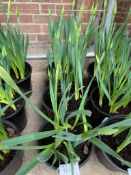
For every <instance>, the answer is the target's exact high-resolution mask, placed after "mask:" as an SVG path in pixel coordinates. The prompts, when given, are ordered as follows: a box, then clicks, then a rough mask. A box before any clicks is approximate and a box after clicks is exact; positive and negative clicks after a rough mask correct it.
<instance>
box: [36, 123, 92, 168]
mask: <svg viewBox="0 0 131 175" xmlns="http://www.w3.org/2000/svg"><path fill="white" fill-rule="evenodd" d="M73 123H74V122H72V121H71V122H70V124H73ZM52 129H54V128H53V126H52V125H51V124H47V125H46V126H45V127H44V129H42V130H41V131H49V130H52ZM69 132H70V133H73V134H80V133H82V132H83V126H82V125H79V126H77V127H75V128H74V130H70V131H69ZM54 140H55V138H52V137H49V138H45V139H42V140H40V141H39V145H48V144H51V143H53V142H54ZM57 150H58V151H59V152H61V153H63V154H64V155H66V156H67V157H68V153H67V149H66V147H65V145H64V144H61V145H60V146H59V147H58V148H57ZM74 150H75V152H76V154H77V155H78V156H79V158H80V161H79V164H81V163H83V162H84V161H85V160H86V159H87V157H88V155H89V153H90V150H91V143H90V142H89V141H86V142H84V143H82V144H80V145H78V146H76V147H75V148H74ZM53 160H54V156H52V157H51V158H50V159H49V160H48V161H47V162H48V163H49V164H50V165H52V163H53ZM63 163H64V162H63V161H62V160H61V159H59V160H57V161H56V163H55V164H54V167H56V168H58V167H59V165H60V164H63Z"/></svg>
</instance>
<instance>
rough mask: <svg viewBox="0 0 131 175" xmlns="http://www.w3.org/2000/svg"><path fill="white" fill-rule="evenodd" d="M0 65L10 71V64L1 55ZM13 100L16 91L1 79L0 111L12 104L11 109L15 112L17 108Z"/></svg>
mask: <svg viewBox="0 0 131 175" xmlns="http://www.w3.org/2000/svg"><path fill="white" fill-rule="evenodd" d="M0 65H1V66H2V67H4V68H5V69H6V70H8V64H7V63H6V60H5V59H4V58H3V57H2V56H1V55H0ZM13 99H14V90H13V89H12V88H11V87H9V86H8V85H7V84H5V83H4V82H3V80H2V79H1V78H0V109H1V107H2V106H6V105H9V104H10V107H11V108H12V109H13V110H16V106H15V104H14V103H13Z"/></svg>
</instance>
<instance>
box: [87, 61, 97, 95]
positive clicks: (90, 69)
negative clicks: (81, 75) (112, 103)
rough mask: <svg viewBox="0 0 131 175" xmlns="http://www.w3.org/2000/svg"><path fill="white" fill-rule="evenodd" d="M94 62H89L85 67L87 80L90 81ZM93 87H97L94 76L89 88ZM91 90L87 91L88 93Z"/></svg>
mask: <svg viewBox="0 0 131 175" xmlns="http://www.w3.org/2000/svg"><path fill="white" fill-rule="evenodd" d="M94 64H95V63H94V62H91V63H90V64H89V65H88V67H87V74H88V81H89V82H90V81H91V80H92V78H93V77H94V76H93V74H94ZM95 87H97V81H96V78H94V80H93V81H92V84H91V87H90V89H91V90H92V89H94V88H95ZM91 90H90V91H89V94H90V93H91Z"/></svg>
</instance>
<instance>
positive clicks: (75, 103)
mask: <svg viewBox="0 0 131 175" xmlns="http://www.w3.org/2000/svg"><path fill="white" fill-rule="evenodd" d="M61 98H62V97H61V93H58V98H57V99H58V104H59V103H60V100H61ZM44 101H45V103H46V104H47V105H48V107H49V108H50V109H52V104H51V99H50V94H49V91H48V92H47V94H46V95H45V99H44ZM80 103H81V98H80V99H78V100H75V98H74V97H73V98H72V99H71V100H70V101H69V104H68V109H67V111H68V112H70V111H75V110H77V109H78V108H79V106H80Z"/></svg>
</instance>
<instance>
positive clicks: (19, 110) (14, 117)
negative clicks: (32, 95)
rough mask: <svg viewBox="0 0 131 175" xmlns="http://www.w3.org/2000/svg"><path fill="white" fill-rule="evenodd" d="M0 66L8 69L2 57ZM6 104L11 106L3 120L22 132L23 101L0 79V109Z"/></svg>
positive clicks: (23, 123) (24, 121) (24, 118)
mask: <svg viewBox="0 0 131 175" xmlns="http://www.w3.org/2000/svg"><path fill="white" fill-rule="evenodd" d="M0 65H2V67H4V68H5V69H8V64H6V61H5V60H4V58H3V57H2V56H0ZM17 98H19V100H17V101H16V102H15V103H13V101H14V100H15V99H17ZM8 104H11V105H9V107H8V109H7V110H6V111H5V113H4V116H3V118H4V119H6V120H8V121H10V122H12V123H14V124H15V125H16V126H17V127H18V129H19V131H22V130H23V129H24V128H25V126H26V123H27V118H26V113H25V101H24V100H23V99H21V98H20V96H19V94H17V93H15V92H14V90H13V89H12V88H11V87H9V86H8V85H7V84H6V83H5V82H4V81H3V80H2V79H1V78H0V109H1V108H3V107H4V106H6V105H8Z"/></svg>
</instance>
